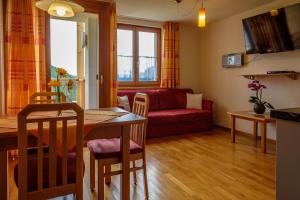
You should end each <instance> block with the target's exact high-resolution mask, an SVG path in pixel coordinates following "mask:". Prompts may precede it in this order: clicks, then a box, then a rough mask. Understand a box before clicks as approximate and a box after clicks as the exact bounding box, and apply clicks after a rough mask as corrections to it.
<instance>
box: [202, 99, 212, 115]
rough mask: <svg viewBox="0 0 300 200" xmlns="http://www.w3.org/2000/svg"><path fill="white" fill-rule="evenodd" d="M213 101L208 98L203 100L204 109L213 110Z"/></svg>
mask: <svg viewBox="0 0 300 200" xmlns="http://www.w3.org/2000/svg"><path fill="white" fill-rule="evenodd" d="M213 103H214V102H213V101H211V100H206V99H204V100H202V109H203V110H209V111H211V112H212V111H213Z"/></svg>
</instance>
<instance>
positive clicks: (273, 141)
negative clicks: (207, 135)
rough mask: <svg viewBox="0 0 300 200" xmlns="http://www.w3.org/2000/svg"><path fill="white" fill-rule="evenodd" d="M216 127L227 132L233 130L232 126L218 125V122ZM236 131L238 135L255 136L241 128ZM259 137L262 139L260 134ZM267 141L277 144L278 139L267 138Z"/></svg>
mask: <svg viewBox="0 0 300 200" xmlns="http://www.w3.org/2000/svg"><path fill="white" fill-rule="evenodd" d="M214 127H215V128H218V129H222V130H223V131H226V132H228V133H230V131H231V129H230V128H228V127H225V126H220V125H217V124H215V125H214ZM236 133H237V134H238V135H243V136H246V137H249V138H250V137H251V138H253V134H250V133H246V132H243V131H239V130H236ZM257 138H258V139H260V136H258V137H257ZM267 141H268V142H269V143H272V144H276V140H274V139H271V138H267Z"/></svg>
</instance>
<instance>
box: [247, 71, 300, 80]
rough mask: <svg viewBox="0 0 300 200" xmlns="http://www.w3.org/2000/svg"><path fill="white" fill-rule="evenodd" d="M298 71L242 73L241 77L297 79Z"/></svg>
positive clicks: (253, 78)
mask: <svg viewBox="0 0 300 200" xmlns="http://www.w3.org/2000/svg"><path fill="white" fill-rule="evenodd" d="M299 75H300V73H299V72H288V73H276V74H244V75H242V76H243V77H245V78H247V79H251V80H256V79H262V78H272V77H283V76H285V77H288V78H290V79H292V80H297V79H298V76H299Z"/></svg>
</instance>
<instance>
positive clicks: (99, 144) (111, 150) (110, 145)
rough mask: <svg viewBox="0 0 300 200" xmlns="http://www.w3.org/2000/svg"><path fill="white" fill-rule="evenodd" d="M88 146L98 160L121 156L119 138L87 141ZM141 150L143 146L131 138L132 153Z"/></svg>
mask: <svg viewBox="0 0 300 200" xmlns="http://www.w3.org/2000/svg"><path fill="white" fill-rule="evenodd" d="M87 147H88V148H89V150H90V151H91V153H92V154H93V155H94V157H95V159H97V160H99V159H106V158H115V157H119V156H121V153H120V139H119V138H114V139H98V140H91V141H89V142H88V143H87ZM141 152H143V149H142V147H141V146H140V145H138V144H137V143H135V142H134V141H132V140H130V154H136V153H141Z"/></svg>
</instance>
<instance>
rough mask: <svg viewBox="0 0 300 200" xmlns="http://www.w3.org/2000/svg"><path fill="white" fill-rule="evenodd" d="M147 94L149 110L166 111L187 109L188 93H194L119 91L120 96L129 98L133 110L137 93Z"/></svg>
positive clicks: (189, 90) (179, 90)
mask: <svg viewBox="0 0 300 200" xmlns="http://www.w3.org/2000/svg"><path fill="white" fill-rule="evenodd" d="M137 92H140V93H146V94H148V95H149V100H150V106H149V110H150V111H154V110H166V109H178V108H185V107H186V103H187V102H186V93H193V90H192V89H190V88H188V89H145V90H119V91H118V96H125V95H126V96H128V100H129V104H130V107H131V108H132V105H133V99H134V95H135V93H137Z"/></svg>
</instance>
